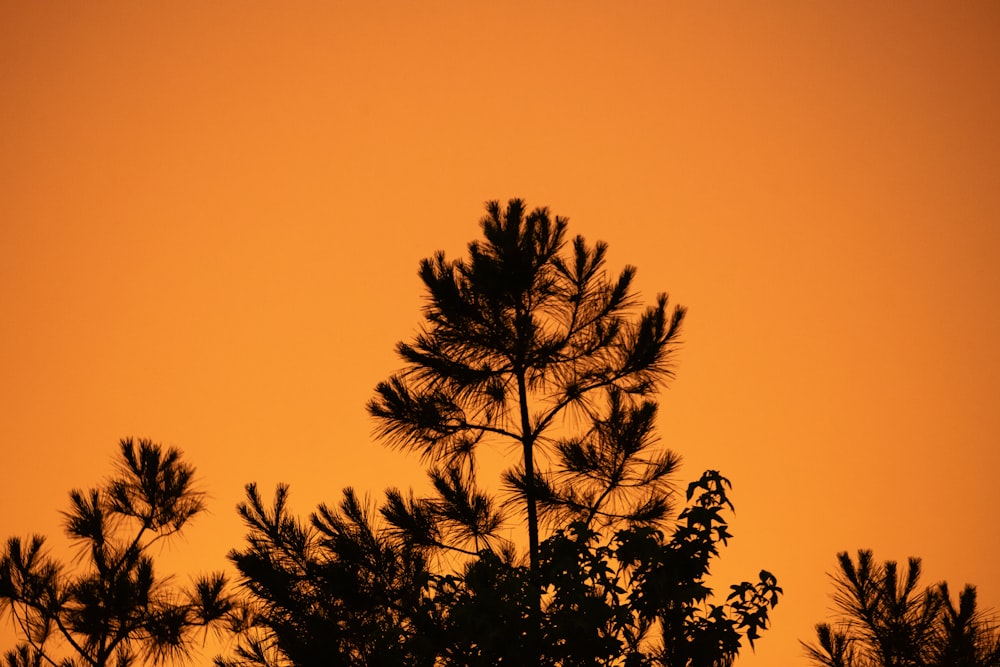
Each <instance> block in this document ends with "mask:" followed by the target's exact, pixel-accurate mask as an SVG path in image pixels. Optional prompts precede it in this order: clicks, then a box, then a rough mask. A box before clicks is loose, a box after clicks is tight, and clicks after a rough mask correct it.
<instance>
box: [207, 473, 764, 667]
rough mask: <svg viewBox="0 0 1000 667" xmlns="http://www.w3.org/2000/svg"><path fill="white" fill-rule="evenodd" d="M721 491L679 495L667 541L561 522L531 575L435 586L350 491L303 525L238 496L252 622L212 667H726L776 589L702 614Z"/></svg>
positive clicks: (424, 557)
mask: <svg viewBox="0 0 1000 667" xmlns="http://www.w3.org/2000/svg"><path fill="white" fill-rule="evenodd" d="M727 488H728V481H727V480H726V479H725V478H724V477H722V476H721V475H719V474H718V473H717V472H715V471H709V472H707V473H705V474H704V475H703V476H702V478H701V479H700V480H698V481H697V482H694V483H692V484H691V485H690V488H689V490H688V498H689V501H690V502H689V504H688V506H687V507H686V508H685V509H684V511H682V512H681V514H680V516H679V521H678V523H677V525H676V526H675V527H674V530H673V533H672V534H671V535H670V536H669V538H668V537H667V536H665V535H664V533H663V532H662V531H660V530H657V529H655V528H651V527H648V526H626V527H622V528H620V529H619V530H617V531H615V532H613V533H612V534H610V535H607V534H604V533H600V532H597V531H595V530H594V529H592V528H590V527H588V526H587V524H586V523H584V522H574V523H572V524H571V525H569V526H568V527H567V528H565V529H562V530H557V531H555V532H554V533H553V534H552V535H551V536H549V537H548V538H547V539H546V540H544V541H543V542H542V543H541V545H540V547H541V548H540V554H539V556H540V557H539V568H538V571H537V572H536V573H534V574H533V573H532V572H531V570H530V569H529V568H528V567H526V566H524V565H521V564H518V563H516V562H515V561H514V560H513V555H512V554H510V553H509V552H507V553H505V552H501V551H493V550H490V549H488V548H485V549H483V550H482V551H481V552H480V553H479V554H478V555H477V556H476V557H474V558H470V559H469V560H468V561H467V562H466V563H465V565H464V567H463V568H462V569H461V570H460V571H459V572H457V573H437V572H434V571H433V570H432V568H431V567H430V566H429V559H428V556H429V554H430V553H431V550H430V549H428V548H426V547H420V546H417V545H414V544H413V543H412V542H411V541H410V540H409V539H408V535H407V533H406V532H403V531H399V530H398V528H396V527H395V526H393V525H392V524H391V523H389V522H388V521H386V517H387V516H388V515H390V514H391V501H390V500H388V499H387V500H386V501H385V502H384V503H383V504H382V506H381V508H380V512H378V513H376V512H374V511H373V508H372V506H371V504H370V503H363V502H361V501H359V499H358V498H357V496H356V494H355V493H354V491H353V490H351V489H347V490H346V491H345V492H344V496H343V499H342V501H341V503H340V506H339V507H338V508H336V509H331V508H328V507H323V506H321V507H320V509H319V510H318V511H317V512H316V513H314V514H313V515H312V518H311V522H310V523H309V524H308V525H304V524H302V523H301V522H299V521H297V520H296V519H295V518H294V517H293V516H292V514H291V512H290V510H289V508H288V505H287V488H286V487H283V486H282V487H279V488H278V490H277V492H276V494H275V499H274V501H273V504H272V505H271V507H269V508H268V507H266V506H265V505H264V502H263V500H262V498H261V497H260V495H259V493H258V492H257V489H256V488H255V487H254V486H253V485H250V486H249V487H248V494H247V501H246V502H245V503H244V504H243V505H241V507H240V513H241V514H242V515H243V517H244V521H245V522H246V524H247V526H248V528H249V531H250V532H249V534H248V536H247V542H248V545H247V547H246V548H245V549H243V550H241V551H234V552H233V554H232V559H233V561H234V563H235V564H236V566H237V568H238V569H239V570H240V572H241V574H242V575H243V577H244V581H245V582H246V586H247V588H248V589H249V590H250V591H251V592H252V593H253V596H254V600H255V602H254V609H253V610H252V614H253V620H252V622H251V623H250V628H249V631H248V632H247V633H246V634H245V635H244V637H243V641H242V643H241V644H240V646H239V647H238V650H237V654H236V656H234V657H233V658H231V659H229V660H219V661H218V663H219V664H220V665H233V666H235V665H272V666H278V665H331V666H337V665H344V666H348V665H349V666H357V665H388V664H391V665H403V666H422V665H427V666H431V665H434V666H454V667H461V666H474V665H484V666H485V665H504V664H507V665H522V664H537V665H551V666H556V665H559V666H562V667H569V666H571V665H608V666H611V665H615V666H638V665H649V666H653V665H663V666H670V667H675V666H690V667H695V666H710V665H729V664H731V663H732V660H734V659H735V657H736V655H737V654H738V651H739V649H740V648H741V645H742V639H743V638H745V639H746V640H747V641H748V642H749V643H750V645H751V646H753V644H754V642H755V641H756V640H757V639H758V638H759V637H760V633H761V631H762V630H764V629H766V628H767V625H768V612H769V610H770V609H771V608H772V607H774V605H776V604H777V602H778V596H779V594H780V593H781V588H779V587H778V586H777V581H776V579H775V578H774V576H773V575H772V574H770V573H769V572H767V571H762V572H761V573H760V577H759V580H758V581H756V582H752V583H751V582H741V583H739V584H736V585H733V586H731V587H730V592H729V595H728V598H727V599H726V601H725V602H724V603H722V604H714V603H711V602H710V599H711V597H712V593H713V591H712V589H711V588H710V587H709V586H708V583H707V578H708V575H709V570H710V563H711V561H712V559H713V558H715V557H716V556H717V555H718V553H719V552H718V547H719V545H720V544H725V543H726V541H727V540H728V538H729V537H730V535H729V531H728V525H727V524H726V522H725V519H724V514H723V512H724V510H725V508H726V507H730V508H731V504H730V502H729V499H728V496H727V492H726V490H727ZM379 514H380V515H381V519H380V518H379V516H378V515H379ZM540 592H541V608H540V611H539V613H536V611H535V607H536V605H537V602H538V600H539V593H540Z"/></svg>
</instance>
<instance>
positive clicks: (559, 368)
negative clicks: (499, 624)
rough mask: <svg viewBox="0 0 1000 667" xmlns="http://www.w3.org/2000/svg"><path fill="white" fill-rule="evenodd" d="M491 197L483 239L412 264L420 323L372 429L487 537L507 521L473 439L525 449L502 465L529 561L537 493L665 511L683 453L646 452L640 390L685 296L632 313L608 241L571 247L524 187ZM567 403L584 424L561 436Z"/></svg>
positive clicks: (616, 508) (458, 522)
mask: <svg viewBox="0 0 1000 667" xmlns="http://www.w3.org/2000/svg"><path fill="white" fill-rule="evenodd" d="M486 208H487V215H486V216H485V217H484V218H483V219H482V220H481V222H480V224H481V227H482V231H483V235H484V240H482V241H475V242H473V243H471V244H470V245H469V257H468V258H467V259H459V260H452V261H448V260H446V259H445V256H444V254H443V253H438V254H436V255H435V256H434V257H432V258H430V259H425V260H424V261H422V262H421V264H420V272H419V273H420V277H421V279H422V280H423V283H424V285H425V287H426V289H427V303H426V306H425V310H424V317H425V322H424V325H423V327H422V329H421V331H420V333H419V334H418V335H417V336H416V338H415V339H414V340H413V341H412V342H411V343H400V344H399V345H398V346H397V352H398V353H399V356H400V357H401V358H402V359H403V361H404V362H405V368H404V369H403V370H402V371H401V372H400V373H397V374H396V375H393V376H392V377H391V378H389V379H388V380H387V381H385V382H382V383H380V384H379V385H378V387H377V388H376V396H375V397H374V398H373V399H372V400H371V401H370V403H369V404H368V409H369V412H370V413H371V414H372V416H373V417H375V419H376V422H377V433H378V435H379V436H380V437H381V438H382V439H384V440H385V441H386V442H388V443H389V444H390V445H395V446H399V447H402V448H406V449H413V450H417V451H419V452H421V453H422V454H423V455H424V456H425V457H427V458H429V459H430V460H432V461H434V462H435V464H437V465H436V467H435V468H434V469H433V470H432V471H431V476H432V479H433V482H434V487H435V489H436V490H437V491H438V500H437V502H436V504H434V505H433V508H434V509H436V510H441V511H437V512H434V513H433V516H438V517H442V518H446V519H447V522H448V523H449V524H450V526H448V527H452V528H457V530H455V531H451V532H452V534H453V535H454V536H456V537H458V538H460V540H459V541H462V540H461V538H468V537H472V538H473V541H478V540H481V539H485V538H489V537H491V536H495V535H496V531H497V529H498V528H499V527H500V525H501V524H502V516H501V515H499V514H498V513H497V512H496V510H495V507H494V505H492V504H490V503H487V502H486V501H485V499H484V498H483V496H481V495H477V493H476V492H475V491H474V472H475V465H474V459H473V456H474V454H475V450H476V448H477V447H478V446H479V445H480V444H481V443H483V442H484V441H487V440H490V439H493V440H500V441H501V442H503V441H506V442H513V443H517V445H518V446H519V449H520V462H519V463H518V464H516V465H514V466H512V467H511V468H510V469H508V470H507V472H506V473H505V475H504V478H505V482H506V484H507V486H508V488H509V490H511V491H512V492H513V494H514V497H515V498H518V499H520V501H521V502H522V503H523V506H524V509H525V513H526V515H527V522H526V527H527V537H528V556H529V563H530V568H531V570H536V569H537V568H538V557H539V554H538V549H539V535H540V532H539V508H540V506H541V507H542V508H543V509H545V510H550V511H557V512H558V511H560V510H562V512H560V514H562V515H563V518H565V514H566V512H568V513H569V514H570V515H574V516H575V518H582V519H583V520H585V521H586V522H588V523H589V522H592V521H594V520H603V521H610V522H613V521H614V520H617V519H626V520H629V521H633V522H639V523H646V524H655V523H656V522H657V521H660V520H662V519H664V518H665V517H666V516H667V514H668V511H669V502H668V498H669V488H668V485H667V478H668V476H669V475H670V474H671V473H672V472H674V471H675V469H676V467H677V463H678V459H677V457H676V456H674V455H673V454H672V453H670V452H669V451H662V452H657V453H656V454H655V455H653V456H649V455H648V452H649V450H650V448H651V445H652V444H653V438H652V436H651V431H652V424H653V418H654V415H655V412H656V406H655V404H654V403H653V402H652V401H649V400H643V399H644V398H645V397H648V396H650V395H652V394H653V393H654V391H655V390H656V389H657V387H658V385H659V384H661V383H662V382H663V381H664V380H665V379H667V378H669V377H670V376H671V374H672V372H671V366H670V361H671V357H672V352H673V350H674V347H675V345H676V342H677V336H678V333H679V331H680V326H681V322H682V321H683V319H684V309H683V308H680V307H675V308H674V309H673V310H672V312H668V308H667V297H666V295H660V296H659V297H658V299H657V302H656V305H654V306H652V307H649V308H647V309H646V311H645V312H644V313H641V314H640V315H638V317H634V316H633V315H632V312H633V308H634V306H635V305H636V301H637V299H636V295H635V293H634V290H633V288H632V280H633V277H634V276H635V269H634V268H632V267H626V268H625V269H624V270H622V272H621V273H620V274H619V275H618V277H617V278H616V279H614V280H610V279H608V277H607V275H606V272H605V260H606V253H607V245H606V244H604V243H601V242H598V243H596V244H595V245H593V246H588V245H587V243H586V242H585V241H584V239H583V238H582V237H579V236H578V237H576V238H575V239H574V240H573V242H572V244H571V249H570V250H569V251H566V248H565V245H566V243H565V235H566V226H567V220H566V219H565V218H561V217H558V216H556V217H555V218H554V219H553V218H552V217H551V216H550V215H549V212H548V210H547V209H545V208H536V209H534V210H533V211H531V212H530V213H528V212H527V211H526V210H525V206H524V203H523V202H522V201H521V200H519V199H513V200H511V201H510V202H509V203H508V204H507V207H506V208H502V207H501V205H500V204H499V202H495V201H493V202H489V203H487V207H486ZM569 412H572V413H573V415H572V416H573V417H576V418H578V419H579V418H580V417H582V418H583V419H584V420H585V421H586V422H588V423H589V424H590V427H589V429H588V430H586V431H585V432H583V433H580V434H576V435H568V436H567V435H566V427H567V425H568V424H567V422H569V423H572V421H573V420H572V419H570V420H563V419H561V417H563V416H564V415H566V414H567V413H569ZM543 449H544V450H546V452H547V453H548V454H550V455H551V456H552V457H554V462H553V465H552V468H551V469H550V470H548V471H542V470H540V469H539V466H538V451H539V450H543ZM438 466H440V467H438ZM557 482H558V483H557ZM636 492H638V493H636ZM469 501H474V502H469ZM398 509H399V510H400V512H401V513H402V512H403V511H404V508H403V507H402V505H401V504H400V505H399V506H398ZM449 510H450V511H449ZM400 518H402V517H400ZM438 536H439V535H436V536H434V537H438ZM425 537H429V536H425ZM465 541H466V542H467V540H465Z"/></svg>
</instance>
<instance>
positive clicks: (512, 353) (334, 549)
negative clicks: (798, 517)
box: [220, 199, 781, 667]
mask: <svg viewBox="0 0 1000 667" xmlns="http://www.w3.org/2000/svg"><path fill="white" fill-rule="evenodd" d="M481 227H482V231H483V236H484V238H483V240H481V241H475V242H473V243H471V244H470V245H469V248H468V250H469V253H468V257H467V258H464V259H458V260H450V261H449V260H446V259H445V256H444V254H443V253H438V254H436V255H435V256H434V257H432V258H430V259H426V260H424V261H423V262H422V263H421V264H420V277H421V279H422V280H423V283H424V285H425V287H426V295H427V301H426V305H425V308H424V322H423V324H422V326H421V328H420V330H419V333H418V334H417V335H416V336H415V338H414V339H413V340H412V341H411V342H409V343H400V344H399V345H398V346H397V352H398V353H399V355H400V357H401V358H402V360H403V362H404V368H403V369H402V370H401V371H400V372H398V373H397V374H395V375H393V376H391V377H390V378H389V379H388V380H386V381H385V382H382V383H380V384H379V385H378V386H377V387H376V390H375V396H374V398H373V399H372V400H371V401H370V402H369V404H368V410H369V413H370V414H371V415H372V416H373V418H374V419H375V423H376V434H377V435H378V436H379V437H381V438H382V439H383V440H384V441H385V442H386V443H388V444H389V445H392V446H397V447H400V448H403V449H406V450H414V451H417V452H419V453H420V454H421V455H422V456H423V457H424V460H426V461H427V462H428V464H429V470H428V475H429V481H430V489H431V491H430V494H429V495H427V496H425V497H421V496H416V495H415V494H414V493H413V492H412V491H411V492H408V493H404V492H403V491H401V490H399V489H395V488H390V489H388V490H387V491H386V496H385V499H384V501H383V502H382V503H381V504H380V505H378V507H377V510H376V508H375V506H374V505H373V504H372V503H371V502H368V501H361V500H359V499H358V498H357V496H356V494H355V493H354V491H353V490H351V489H348V490H346V491H345V493H344V497H343V500H342V502H341V503H340V506H339V507H338V508H335V509H331V508H328V507H325V506H320V508H319V510H318V511H317V512H316V513H314V514H313V515H312V517H311V520H310V521H309V522H308V523H305V522H301V521H298V520H297V519H295V518H294V517H293V516H292V515H291V513H290V512H289V510H288V508H287V488H286V487H283V486H282V487H279V488H278V490H277V492H276V495H275V500H274V503H273V505H272V506H271V507H270V508H269V507H266V506H265V504H264V502H263V500H262V499H261V497H260V495H259V493H258V491H257V489H256V487H255V486H253V485H250V486H248V489H247V500H246V502H245V503H244V504H243V505H242V506H241V507H240V513H241V515H242V516H243V519H244V522H245V523H246V525H247V528H248V531H249V532H248V535H247V545H246V546H245V547H244V548H242V549H239V550H234V551H233V552H232V553H231V555H230V558H231V560H232V561H233V562H234V563H235V564H236V566H237V568H238V569H239V571H240V573H241V575H242V577H243V579H242V581H243V584H244V586H245V587H246V588H247V590H249V591H250V592H251V593H252V596H253V604H252V605H251V608H250V609H249V610H248V612H247V617H246V618H247V632H246V633H245V635H244V636H243V639H242V643H241V644H240V646H239V647H238V649H237V653H236V656H235V657H234V658H233V659H232V660H229V661H222V660H220V664H266V665H283V664H293V665H311V664H324V665H382V664H393V665H415V666H416V665H435V666H439V665H455V666H459V665H463V666H464V665H497V664H510V665H522V664H532V665H553V666H555V665H561V666H567V667H568V666H570V665H628V666H632V665H670V666H671V667H684V666H692V667H693V666H709V665H727V664H730V663H731V662H732V660H733V659H734V658H735V656H736V654H737V652H738V650H739V649H740V647H741V643H742V639H744V638H745V639H746V640H747V641H748V642H749V643H750V644H751V646H752V645H753V644H754V642H755V641H756V640H757V639H758V638H759V636H760V632H761V631H762V630H764V629H765V628H766V627H767V623H768V611H769V609H770V608H772V607H773V606H774V605H775V604H777V601H778V596H779V594H780V593H781V589H780V588H779V587H778V586H777V582H776V580H775V578H774V577H773V575H771V574H770V573H768V572H766V571H764V572H761V575H760V579H759V581H757V582H754V583H750V582H743V583H741V584H738V585H735V586H733V587H732V588H731V592H730V594H729V597H728V599H727V600H726V601H725V602H724V603H722V604H715V603H713V602H712V600H713V599H714V598H713V597H712V591H711V589H710V588H709V586H708V584H707V576H708V574H709V563H710V561H711V559H713V558H714V557H716V556H717V555H718V546H719V545H720V544H725V543H726V541H727V540H728V539H729V537H730V534H729V532H728V525H727V523H726V521H725V519H724V511H725V510H726V509H727V508H729V509H732V505H731V504H730V502H729V499H728V496H727V490H728V488H729V482H728V480H726V479H725V478H724V477H722V476H721V475H720V474H719V473H718V472H715V471H709V472H707V473H705V474H704V475H703V476H702V477H701V479H699V480H698V481H696V482H694V483H692V484H691V485H690V486H689V488H688V493H687V501H688V504H687V506H686V507H685V508H684V509H683V511H681V512H680V514H679V515H676V514H675V507H674V505H675V502H674V497H675V495H676V493H675V491H674V489H673V487H672V484H671V477H672V475H673V474H674V473H675V472H676V470H677V468H678V465H679V461H680V459H679V457H678V456H677V455H676V454H674V453H673V452H671V451H669V450H667V449H665V448H662V447H660V446H658V443H657V439H656V437H655V432H654V426H655V421H656V414H657V405H656V403H655V401H654V400H653V397H654V395H655V392H656V391H657V389H658V388H659V387H660V386H661V385H662V384H663V383H664V382H665V381H666V380H667V379H669V378H671V377H672V374H673V369H672V359H673V355H674V352H675V349H676V346H677V344H678V336H679V333H680V327H681V323H682V321H683V319H684V313H685V311H684V309H683V308H679V307H678V308H674V309H672V310H670V309H669V308H668V306H667V297H666V296H665V295H660V296H659V297H658V298H657V299H656V302H655V304H654V305H653V306H650V307H647V308H645V309H644V310H641V311H637V306H638V298H637V296H636V294H635V292H634V289H633V287H632V282H633V277H634V275H635V269H633V268H632V267H626V268H625V269H624V270H622V271H621V272H620V273H619V274H618V275H617V277H616V278H614V279H611V278H608V276H607V274H606V269H605V261H606V253H607V246H606V245H605V244H604V243H600V242H599V243H596V244H594V245H593V246H590V245H588V244H587V243H586V242H585V241H584V239H583V238H581V237H576V238H575V239H574V240H573V241H572V242H570V243H567V242H566V239H565V236H566V227H567V222H566V220H565V219H564V218H560V217H558V216H557V217H555V218H553V217H551V216H550V215H549V212H548V210H547V209H544V208H537V209H534V210H533V211H531V212H528V211H527V210H526V209H525V207H524V204H523V202H521V201H520V200H516V199H515V200H511V201H510V202H509V203H508V204H507V206H506V207H505V208H504V207H501V206H500V204H499V203H497V202H489V203H488V204H487V215H486V216H485V217H484V218H483V219H482V221H481ZM484 446H486V447H491V446H492V447H495V448H497V449H499V450H500V451H508V452H509V451H511V448H512V447H513V450H514V451H515V452H516V457H517V459H516V460H515V461H513V462H512V464H511V465H510V466H509V467H508V468H507V469H506V471H505V472H504V473H503V474H502V477H501V488H502V493H500V494H499V495H498V494H497V493H495V492H492V491H490V490H487V489H485V488H483V487H481V486H480V485H479V484H478V481H477V480H478V477H479V476H480V474H481V472H482V471H481V468H480V466H479V464H478V460H477V454H478V453H479V452H480V451H481V448H482V447H484ZM521 530H524V533H521V532H520V531H521ZM522 536H523V537H522ZM524 537H526V538H527V539H526V542H527V550H526V554H525V555H524V556H522V555H519V550H518V548H517V545H518V544H523V542H524V541H525V540H524Z"/></svg>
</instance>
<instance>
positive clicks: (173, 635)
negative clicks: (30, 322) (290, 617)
mask: <svg viewBox="0 0 1000 667" xmlns="http://www.w3.org/2000/svg"><path fill="white" fill-rule="evenodd" d="M203 509H204V499H203V494H202V493H201V492H200V491H198V490H197V489H196V488H195V486H194V468H193V467H191V466H190V465H189V464H187V463H186V462H185V461H184V460H183V459H182V457H181V454H180V452H179V451H178V450H176V449H172V448H171V449H164V448H163V447H161V446H160V445H158V444H155V443H153V442H151V441H148V440H140V441H138V443H136V442H133V440H131V439H127V440H122V441H121V443H120V448H119V458H118V461H117V469H116V472H115V475H114V476H112V477H111V479H110V480H109V481H108V482H107V483H105V484H104V485H102V486H101V487H100V488H96V489H91V490H89V491H82V490H79V489H75V490H73V491H72V492H71V493H70V509H69V511H68V512H66V513H65V523H66V534H67V535H68V536H69V537H70V539H71V540H73V542H75V543H76V545H77V547H78V548H79V555H78V562H79V565H78V566H76V567H71V566H69V565H67V564H65V563H61V562H59V561H57V560H56V559H54V558H52V557H51V556H49V555H48V554H47V552H46V548H45V539H44V538H43V537H41V536H38V535H35V536H32V537H30V538H28V539H27V540H22V539H20V538H18V537H12V538H10V539H9V540H8V541H7V544H6V548H5V549H4V551H3V554H2V556H0V603H2V605H3V610H4V611H6V612H9V613H10V614H11V617H12V618H13V621H14V626H15V631H16V632H17V634H18V636H19V639H20V642H19V644H18V645H17V646H16V647H15V648H14V649H13V650H11V651H8V652H7V654H6V664H7V665H8V667H35V666H37V665H42V664H47V665H53V666H54V665H57V664H58V665H60V666H61V667H73V666H77V665H79V666H81V667H82V666H86V665H89V666H91V667H104V666H105V665H116V666H118V667H125V666H127V665H132V664H135V663H136V662H139V663H141V662H143V661H145V662H152V663H159V664H162V663H166V662H170V661H172V660H175V659H177V658H181V657H184V656H186V655H188V654H189V652H190V649H191V648H192V641H193V640H194V634H195V632H196V631H197V630H199V629H201V630H204V631H207V630H208V628H210V627H215V626H220V625H221V624H222V623H223V621H224V620H225V618H226V616H227V614H228V613H229V611H230V608H231V600H230V598H229V597H228V595H227V593H226V592H225V587H226V581H225V578H224V577H223V575H222V574H213V575H208V576H205V577H201V578H199V579H197V580H195V581H194V582H193V583H192V585H191V587H189V588H182V587H178V586H172V585H170V583H169V582H168V581H167V580H166V579H164V578H161V577H160V576H159V575H158V573H157V572H156V569H155V567H154V562H153V558H152V556H151V550H152V547H153V546H154V545H156V544H157V543H159V542H161V541H164V540H166V539H168V538H169V537H170V536H172V535H175V534H177V533H179V532H180V531H181V530H182V529H183V528H184V526H186V525H187V524H188V522H189V521H190V520H191V519H193V518H194V517H195V516H196V515H198V514H199V513H201V512H202V511H203ZM63 649H65V650H63Z"/></svg>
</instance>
